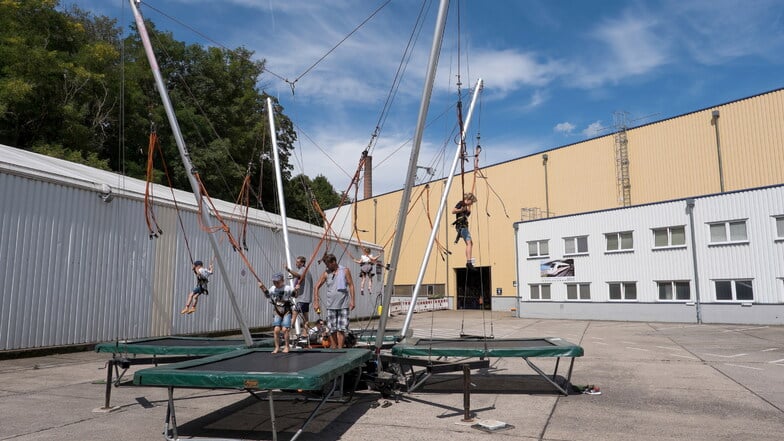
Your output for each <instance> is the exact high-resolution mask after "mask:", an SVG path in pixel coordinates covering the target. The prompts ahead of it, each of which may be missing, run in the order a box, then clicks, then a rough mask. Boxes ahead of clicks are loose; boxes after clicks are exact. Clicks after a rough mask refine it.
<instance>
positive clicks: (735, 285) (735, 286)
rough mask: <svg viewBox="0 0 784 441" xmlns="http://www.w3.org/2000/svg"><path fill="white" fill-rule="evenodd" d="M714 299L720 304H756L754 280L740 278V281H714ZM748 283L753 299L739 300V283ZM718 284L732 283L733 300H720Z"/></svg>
mask: <svg viewBox="0 0 784 441" xmlns="http://www.w3.org/2000/svg"><path fill="white" fill-rule="evenodd" d="M711 282H713V297H714V299H715V300H716V302H719V303H754V302H755V300H754V278H752V277H749V278H740V279H713V280H711ZM739 282H748V283H749V287H750V289H751V299H739V298H738V283H739ZM718 283H730V292H731V294H732V298H731V299H719V290H718V285H717V284H718Z"/></svg>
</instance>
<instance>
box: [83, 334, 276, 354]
mask: <svg viewBox="0 0 784 441" xmlns="http://www.w3.org/2000/svg"><path fill="white" fill-rule="evenodd" d="M274 345H275V342H274V340H273V339H271V338H268V339H254V340H253V346H251V347H254V348H268V347H272V346H274ZM244 348H247V346H245V340H243V339H227V338H207V337H157V338H143V339H138V340H125V341H117V342H108V343H100V344H97V345H95V352H110V353H113V354H146V355H215V354H222V353H224V352H228V351H233V350H235V349H244Z"/></svg>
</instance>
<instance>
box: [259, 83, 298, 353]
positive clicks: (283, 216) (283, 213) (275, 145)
mask: <svg viewBox="0 0 784 441" xmlns="http://www.w3.org/2000/svg"><path fill="white" fill-rule="evenodd" d="M273 110H274V108H273V107H272V98H270V97H267V115H268V116H269V129H270V139H272V158H273V159H274V161H275V183H276V184H277V186H278V206H279V207H280V223H281V225H282V226H283V248H284V249H285V251H286V267H287V268H291V251H289V250H290V248H289V223H288V218H287V217H286V201H285V199H284V198H283V178H282V177H281V173H280V154H279V153H278V137H277V131H276V129H275V112H274V111H273ZM276 272H277V271H276ZM289 285H290V286H291V287H292V288H293V287H294V280H290V281H289ZM298 323H299V322H297V323H295V324H294V328H295V331H296V333H297V335H298V336H299V335H300V328H299V324H298ZM288 343H289V342H286V344H288Z"/></svg>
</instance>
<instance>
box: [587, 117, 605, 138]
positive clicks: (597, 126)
mask: <svg viewBox="0 0 784 441" xmlns="http://www.w3.org/2000/svg"><path fill="white" fill-rule="evenodd" d="M605 130H607V128H606V127H604V126H603V125H602V121H601V120H599V121H596V122H592V123H591V124H588V127H586V128H585V129H584V130H583V131H582V133H583V135H585V136H586V137H587V138H594V137H596V136H599V135H601V134H602V132H603V131H605Z"/></svg>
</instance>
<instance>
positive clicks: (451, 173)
mask: <svg viewBox="0 0 784 441" xmlns="http://www.w3.org/2000/svg"><path fill="white" fill-rule="evenodd" d="M481 91H482V79H481V78H480V79H479V81H477V82H476V88H474V96H473V98H471V106H470V107H469V108H468V115H467V116H466V120H465V124H463V133H461V134H460V142H458V143H457V148H456V149H455V157H454V159H452V168H451V169H450V170H449V177H448V178H447V179H446V187H445V188H444V194H443V195H441V203H440V205H439V206H438V211H437V212H436V219H435V220H434V221H433V231H431V232H430V239H428V242H427V248H426V249H425V256H424V257H423V258H422V265H421V266H420V267H419V275H417V280H416V284H415V285H414V292H413V293H412V294H411V304H410V305H408V312H407V313H406V320H405V322H403V329H402V330H401V332H400V334H401V335H406V332H407V331H408V327H409V326H410V325H411V316H412V315H413V314H414V308H415V307H416V301H417V297H419V289H420V288H422V280H423V279H424V278H425V270H426V269H427V262H428V260H430V253H431V252H432V251H433V243H434V242H435V240H436V235H437V234H438V228H439V227H440V226H441V225H440V222H441V216H442V215H443V214H444V208H445V207H446V200H447V197H448V196H449V190H450V189H451V188H452V181H453V180H454V178H455V170H457V163H458V162H460V154H461V153H462V150H463V142H464V141H465V137H466V131H467V130H468V126H469V124H471V116H472V115H473V113H474V106H475V105H476V99H477V98H478V97H479V93H480V92H481Z"/></svg>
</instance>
